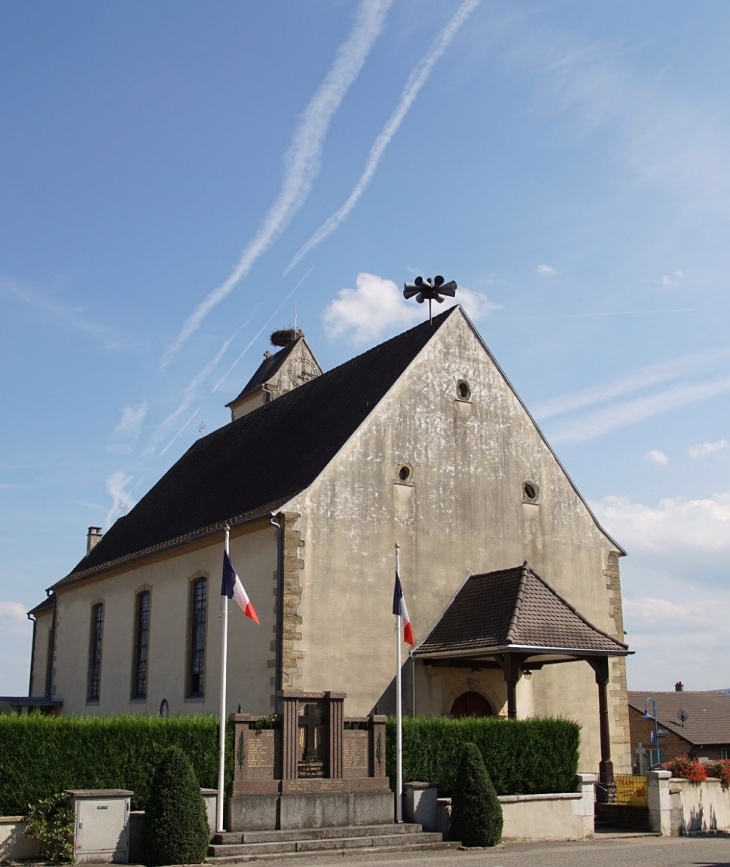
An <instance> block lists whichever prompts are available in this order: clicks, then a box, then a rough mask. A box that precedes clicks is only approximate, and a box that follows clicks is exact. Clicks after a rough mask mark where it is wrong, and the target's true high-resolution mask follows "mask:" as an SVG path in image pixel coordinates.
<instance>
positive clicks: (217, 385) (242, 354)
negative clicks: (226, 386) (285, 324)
mask: <svg viewBox="0 0 730 867" xmlns="http://www.w3.org/2000/svg"><path fill="white" fill-rule="evenodd" d="M313 270H314V265H312V267H311V268H310V269H309V271H307V273H306V274H305V275H304V276H303V277H302V279H301V280H300V281H299V282H298V283H297V285H296V286H295V287H294V288H293V289H292V290H291V292H290V293H289V294H288V295H287V296H286V298H285V299H284V300H283V301H282V302H281V304H280V305H279V306H278V307H277V308H276V310H274V312H273V313H272V314H271V316H269V318H268V319H267V320H266V322H264V324H263V325H262V326H261V328H259V330H258V331H257V332H256V334H254V336H253V337H252V338H251V339H250V340H249V342H248V343H247V344H246V347H245V349H244V350H243V352H242V353H241V354H240V355H239V356H238V358H237V359H236V360H235V361H234V362H233V364H232V365H231V366H230V367H229V368H228V370H227V371H226V372H225V373H224V374H223V376H222V377H221V378H220V379H219V380H218V382H216V384H215V385H214V386H213V391H218V388H219V387H220V386H221V385H222V384H223V383H224V382H225V380H226V377H227V376H228V374H229V373H230V372H231V371H232V370H233V368H234V367H235V366H236V365H237V364H238V362H239V361H240V360H241V359H242V358H243V356H244V355H245V354H246V353H247V352H248V350H249V349H250V348H251V346H252V344H253V342H254V340H258V337H259V335H260V334H261V332H262V331H263V330H264V328H266V326H267V325H268V324H269V323H270V322H271V320H272V319H273V318H274V316H276V314H277V313H278V312H279V311H280V310H281V308H282V307H283V306H284V305H285V304H286V302H287V301H288V300H289V299H290V298H291V297H292V295H293V294H294V293H295V292H296V291H297V289H298V288H299V287H300V286H301V285H302V283H304V281H305V280H306V279H307V277H309V275H310V274H311V273H312V271H313ZM211 393H212V392H211Z"/></svg>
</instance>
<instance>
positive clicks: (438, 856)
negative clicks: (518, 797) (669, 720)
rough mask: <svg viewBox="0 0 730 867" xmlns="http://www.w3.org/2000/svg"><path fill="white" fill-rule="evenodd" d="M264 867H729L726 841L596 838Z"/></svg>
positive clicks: (323, 859)
mask: <svg viewBox="0 0 730 867" xmlns="http://www.w3.org/2000/svg"><path fill="white" fill-rule="evenodd" d="M258 863H260V864H261V865H262V867H299V865H302V867H328V865H331V867H336V865H344V867H367V865H371V867H372V865H377V867H416V865H417V867H452V865H454V867H532V865H538V867H730V837H648V836H647V837H620V838H611V837H600V838H598V839H596V840H591V841H589V842H586V843H509V844H505V845H503V846H497V847H495V848H494V849H485V850H479V851H474V850H471V851H448V852H414V853H412V854H407V855H406V854H397V855H387V854H378V853H375V852H374V853H372V854H370V855H364V854H362V852H361V851H358V852H355V851H353V854H351V855H350V854H348V855H345V856H342V855H329V856H326V857H310V856H302V857H301V858H295V859H291V860H288V859H287V860H283V859H282V860H279V859H276V860H268V859H267V860H266V861H261V862H258Z"/></svg>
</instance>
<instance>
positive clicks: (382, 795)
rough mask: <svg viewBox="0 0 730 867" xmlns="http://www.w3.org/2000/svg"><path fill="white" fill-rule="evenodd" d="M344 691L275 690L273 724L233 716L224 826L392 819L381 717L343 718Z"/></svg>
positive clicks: (369, 822) (291, 825)
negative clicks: (231, 778) (276, 708)
mask: <svg viewBox="0 0 730 867" xmlns="http://www.w3.org/2000/svg"><path fill="white" fill-rule="evenodd" d="M345 697H346V696H345V693H335V692H321V693H320V692H318V693H304V692H300V691H298V690H286V691H283V692H281V693H279V695H278V701H279V713H278V715H277V721H276V723H275V724H274V727H266V728H262V726H271V725H272V724H271V723H270V722H269V721H268V720H266V719H265V718H262V717H253V716H249V715H248V714H235V715H234V716H233V717H232V719H233V721H234V724H235V775H234V782H233V794H232V797H231V798H230V799H229V802H228V821H227V828H228V830H229V831H268V830H287V829H302V828H325V827H345V826H348V825H379V824H388V823H391V822H392V821H393V812H394V801H393V793H392V792H391V791H390V787H389V785H388V778H387V776H386V775H385V722H386V719H387V718H386V717H385V716H369V717H350V718H345V717H344V714H343V706H344V699H345Z"/></svg>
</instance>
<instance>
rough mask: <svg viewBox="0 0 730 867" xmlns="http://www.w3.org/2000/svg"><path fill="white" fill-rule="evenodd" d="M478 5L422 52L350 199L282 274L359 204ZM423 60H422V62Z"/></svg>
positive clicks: (466, 0)
mask: <svg viewBox="0 0 730 867" xmlns="http://www.w3.org/2000/svg"><path fill="white" fill-rule="evenodd" d="M480 3H481V0H463V3H462V4H461V6H460V7H459V8H458V9H457V11H456V13H455V15H454V16H453V17H452V18H451V20H450V21H449V23H448V24H447V25H446V27H444V29H443V30H442V31H441V33H439V35H438V36H437V37H436V39H435V40H434V41H433V42H432V43H431V45H430V46H429V47H428V49H427V50H426V51H425V52H424V54H423V56H422V57H421V58H420V59H419V60H418V62H417V63H416V66H415V68H414V69H413V71H412V72H411V74H410V76H409V77H408V81H407V82H406V85H405V87H404V88H403V92H402V93H401V96H400V99H399V101H398V104H397V105H396V107H395V109H394V111H393V113H392V114H391V116H390V117H389V118H388V120H387V121H386V123H385V126H384V127H383V129H382V130H381V131H380V134H379V135H378V137H377V138H376V139H375V141H374V142H373V146H372V147H371V148H370V154H369V155H368V159H367V162H366V163H365V168H364V170H363V173H362V174H361V175H360V177H359V179H358V181H357V183H356V184H355V186H354V187H353V189H352V191H351V193H350V195H349V196H348V197H347V199H346V200H345V203H344V204H343V205H342V206H341V207H340V208H339V209H338V210H337V211H335V213H334V214H332V216H330V217H328V219H327V220H325V222H324V223H323V224H322V225H321V226H320V227H319V229H317V231H316V232H315V233H314V234H313V235H312V237H311V238H310V239H309V240H308V241H307V242H306V243H305V244H304V245H303V246H302V247H300V248H299V250H298V251H297V253H296V255H295V256H294V258H293V259H292V260H291V262H290V263H289V264H288V265H287V267H286V271H285V272H284V273H285V274H288V273H289V271H290V270H291V269H292V268H293V267H294V266H295V265H296V264H297V262H299V260H300V259H301V258H302V257H303V256H305V255H306V254H307V253H308V252H309V251H310V250H311V249H312V248H314V247H316V246H317V245H318V244H321V243H322V241H324V239H325V238H327V237H329V236H330V235H331V234H332V232H334V231H335V229H337V227H338V226H339V225H340V224H341V223H342V222H343V221H344V220H346V219H347V217H348V215H349V214H350V212H351V211H352V209H353V208H354V207H355V205H356V204H357V203H358V201H359V200H360V197H361V196H362V194H363V193H364V192H365V190H366V189H367V188H368V186H369V185H370V182H371V181H372V179H373V176H374V175H375V172H376V170H377V168H378V165H379V163H380V160H381V159H382V158H383V155H384V154H385V151H386V149H387V147H388V145H389V144H390V142H391V140H392V138H393V136H394V135H395V134H396V133H397V132H398V129H399V128H400V125H401V124H402V123H403V120H404V118H405V116H406V115H407V114H408V111H409V110H410V108H411V106H412V105H413V103H414V102H415V100H416V97H417V96H418V94H419V92H420V90H421V88H422V87H423V85H424V84H425V83H426V82H427V81H428V79H429V77H430V75H431V72H432V70H433V67H434V66H435V64H436V62H437V61H438V60H439V59H440V58H441V56H442V55H443V53H444V52H445V51H446V49H447V48H448V47H449V45H450V44H451V42H452V40H453V38H454V37H455V36H456V34H457V33H458V32H459V30H460V28H461V27H462V25H463V24H464V22H465V21H466V20H467V18H468V17H469V16H470V15H471V13H472V12H473V11H474V10H475V9H476V7H477V6H478V5H479V4H480ZM423 58H425V62H424V59H423Z"/></svg>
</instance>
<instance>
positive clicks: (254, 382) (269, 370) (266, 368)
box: [226, 338, 301, 406]
mask: <svg viewBox="0 0 730 867" xmlns="http://www.w3.org/2000/svg"><path fill="white" fill-rule="evenodd" d="M298 339H299V340H301V338H298ZM296 344H297V341H296V340H295V341H294V342H293V343H290V344H289V346H285V347H284V348H283V349H280V350H279V351H278V352H275V353H274V354H273V355H270V356H269V357H268V358H264V360H263V361H262V362H261V364H260V365H259V366H258V369H257V370H256V373H254V375H253V376H252V377H251V379H249V381H248V382H247V383H246V385H244V387H243V389H242V390H241V393H240V394H239V395H238V397H236V398H234V399H233V400H232V401H231V402H230V403H227V404H226V406H232V405H233V404H234V403H236V401H238V400H240V399H241V398H242V397H243V396H244V394H248V393H249V391H255V390H256V389H257V388H260V387H261V386H262V385H263V384H264V383H265V382H268V381H269V380H270V379H271V377H272V376H274V375H275V374H276V373H277V371H278V370H279V368H280V367H281V365H282V364H283V363H284V362H285V361H286V360H287V358H288V357H289V355H290V353H291V351H292V349H293V348H294V347H295V346H296Z"/></svg>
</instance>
